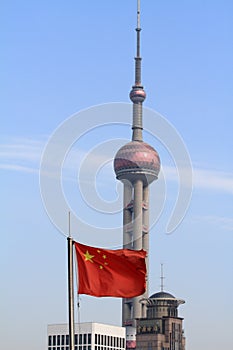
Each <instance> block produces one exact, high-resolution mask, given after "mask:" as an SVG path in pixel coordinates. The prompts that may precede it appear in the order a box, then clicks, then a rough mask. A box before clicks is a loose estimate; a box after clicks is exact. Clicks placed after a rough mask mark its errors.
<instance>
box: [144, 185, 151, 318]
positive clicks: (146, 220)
mask: <svg viewBox="0 0 233 350" xmlns="http://www.w3.org/2000/svg"><path fill="white" fill-rule="evenodd" d="M143 203H144V208H143V226H144V232H143V237H142V248H143V249H144V250H145V251H146V253H147V255H146V270H147V276H146V291H145V293H144V294H143V297H144V298H148V290H149V210H148V209H149V186H148V185H146V186H145V187H144V188H143ZM142 317H146V305H145V304H142Z"/></svg>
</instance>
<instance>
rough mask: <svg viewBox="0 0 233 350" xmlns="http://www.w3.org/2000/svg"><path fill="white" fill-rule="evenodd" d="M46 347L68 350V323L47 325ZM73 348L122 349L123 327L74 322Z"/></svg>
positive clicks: (76, 349)
mask: <svg viewBox="0 0 233 350" xmlns="http://www.w3.org/2000/svg"><path fill="white" fill-rule="evenodd" d="M47 333H48V337H47V341H48V343H47V349H48V350H69V329H68V324H51V325H48V332H47ZM74 343H75V350H124V349H125V328H124V327H118V326H112V325H108V324H101V323H78V324H75V340H74Z"/></svg>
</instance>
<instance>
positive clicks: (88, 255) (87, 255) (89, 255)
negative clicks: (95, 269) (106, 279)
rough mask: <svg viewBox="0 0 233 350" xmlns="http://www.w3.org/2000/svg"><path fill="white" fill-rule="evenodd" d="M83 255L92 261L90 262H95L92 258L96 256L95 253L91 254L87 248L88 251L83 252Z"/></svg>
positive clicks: (86, 259)
mask: <svg viewBox="0 0 233 350" xmlns="http://www.w3.org/2000/svg"><path fill="white" fill-rule="evenodd" d="M83 255H84V257H85V261H90V262H92V263H93V261H92V258H94V256H95V255H91V254H90V253H89V252H88V250H87V251H86V253H85V254H83Z"/></svg>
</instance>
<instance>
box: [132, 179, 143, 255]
mask: <svg viewBox="0 0 233 350" xmlns="http://www.w3.org/2000/svg"><path fill="white" fill-rule="evenodd" d="M133 187H134V202H133V249H135V250H140V249H142V198H143V197H142V195H143V182H142V180H141V179H138V180H136V181H135V182H134V185H133Z"/></svg>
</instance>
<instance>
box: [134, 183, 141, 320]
mask: <svg viewBox="0 0 233 350" xmlns="http://www.w3.org/2000/svg"><path fill="white" fill-rule="evenodd" d="M142 199H143V182H142V180H140V179H139V180H136V181H135V183H134V203H133V215H134V216H133V249H135V250H140V249H142ZM140 298H141V297H135V298H133V326H134V327H135V326H136V321H135V318H138V317H141V309H142V305H141V303H139V300H140Z"/></svg>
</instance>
